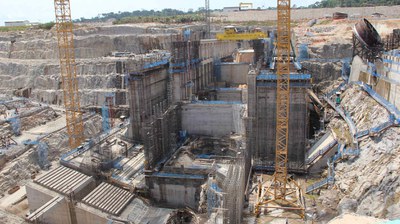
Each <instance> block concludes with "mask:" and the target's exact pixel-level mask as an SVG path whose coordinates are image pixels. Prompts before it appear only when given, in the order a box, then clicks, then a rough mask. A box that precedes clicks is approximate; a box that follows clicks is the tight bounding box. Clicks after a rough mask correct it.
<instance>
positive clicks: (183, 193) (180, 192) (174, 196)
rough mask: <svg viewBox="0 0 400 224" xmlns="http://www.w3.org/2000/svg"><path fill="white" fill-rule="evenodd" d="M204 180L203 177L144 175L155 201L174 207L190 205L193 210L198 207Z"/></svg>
mask: <svg viewBox="0 0 400 224" xmlns="http://www.w3.org/2000/svg"><path fill="white" fill-rule="evenodd" d="M178 175H179V174H177V176H178ZM204 181H205V179H191V178H173V177H161V178H160V177H154V176H146V183H147V186H148V187H149V189H150V195H151V198H152V200H154V202H155V203H157V204H161V205H164V206H166V207H174V208H177V207H178V208H184V207H190V208H192V209H194V210H197V209H198V206H199V199H200V192H201V185H202V184H203V183H204Z"/></svg>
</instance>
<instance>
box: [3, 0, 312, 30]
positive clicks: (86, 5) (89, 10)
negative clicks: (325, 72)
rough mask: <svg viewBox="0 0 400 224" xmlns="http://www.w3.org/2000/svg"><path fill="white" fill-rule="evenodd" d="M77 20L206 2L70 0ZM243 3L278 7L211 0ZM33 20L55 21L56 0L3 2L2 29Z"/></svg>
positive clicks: (220, 0) (216, 2)
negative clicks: (6, 22) (21, 21)
mask: <svg viewBox="0 0 400 224" xmlns="http://www.w3.org/2000/svg"><path fill="white" fill-rule="evenodd" d="M70 1H71V14H72V18H73V19H78V18H81V17H85V18H92V17H95V16H97V15H99V14H101V13H108V12H118V11H134V10H141V9H147V10H151V9H154V10H161V9H164V8H174V9H179V10H183V11H187V10H188V9H194V10H196V9H198V8H200V7H204V0H70ZM240 2H252V3H253V4H254V8H257V7H261V8H264V7H270V6H275V5H276V1H271V0H263V1H261V0H249V1H247V0H246V1H244V0H237V1H236V0H210V8H212V9H222V8H223V7H226V6H238V5H239V3H240ZM314 2H316V0H292V4H296V5H297V6H307V5H310V4H313V3H314ZM15 20H29V21H30V22H42V23H45V22H50V21H54V3H53V0H0V26H4V21H15Z"/></svg>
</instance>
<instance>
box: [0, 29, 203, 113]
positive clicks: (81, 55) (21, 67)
mask: <svg viewBox="0 0 400 224" xmlns="http://www.w3.org/2000/svg"><path fill="white" fill-rule="evenodd" d="M190 28H191V29H192V30H194V31H195V30H198V29H200V28H201V26H191V27H190ZM181 29H182V27H181V26H169V27H165V26H161V25H158V26H157V25H155V24H149V25H145V26H144V25H118V26H104V25H103V26H102V25H98V26H91V25H85V26H78V27H77V29H76V30H75V31H74V34H75V37H74V38H75V57H76V63H77V76H78V83H79V90H80V99H81V106H100V105H102V104H103V103H104V98H105V95H106V94H107V93H110V92H118V91H120V92H121V93H122V94H125V95H126V92H127V90H126V88H125V86H123V84H122V82H123V81H122V80H123V78H122V76H123V74H121V73H123V71H121V69H117V67H118V66H117V62H118V61H120V59H118V58H109V57H107V56H110V55H111V54H112V52H116V51H119V52H131V53H134V54H143V53H147V52H149V50H152V49H165V50H168V49H170V48H171V43H172V41H173V40H175V39H176V38H177V35H178V34H179V33H180V32H181ZM14 41H15V42H14ZM60 79H61V77H60V68H59V61H58V47H57V38H56V33H55V30H54V29H52V30H50V31H43V30H36V29H31V30H26V31H21V32H5V33H0V94H1V93H5V94H10V95H11V94H14V93H15V92H16V91H17V90H20V89H25V88H28V89H30V90H31V91H30V92H31V94H30V96H29V97H30V98H33V99H35V100H37V101H40V102H43V103H48V104H59V105H61V104H62V99H63V94H62V83H61V80H60ZM125 95H124V96H125ZM123 98H126V96H125V97H123ZM126 104H127V103H126V102H125V103H123V102H122V103H121V104H120V105H126Z"/></svg>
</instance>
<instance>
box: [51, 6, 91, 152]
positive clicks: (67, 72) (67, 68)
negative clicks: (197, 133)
mask: <svg viewBox="0 0 400 224" xmlns="http://www.w3.org/2000/svg"><path fill="white" fill-rule="evenodd" d="M54 7H55V15H56V30H57V40H58V50H59V58H60V70H61V81H62V87H63V95H64V105H65V114H66V124H67V125H66V126H67V132H68V137H69V145H70V147H71V148H76V147H78V146H79V145H80V144H81V143H82V141H83V139H84V136H83V121H82V113H81V108H80V102H79V90H78V81H77V78H76V63H75V49H74V34H73V32H72V26H73V24H72V19H71V6H70V1H69V0H54Z"/></svg>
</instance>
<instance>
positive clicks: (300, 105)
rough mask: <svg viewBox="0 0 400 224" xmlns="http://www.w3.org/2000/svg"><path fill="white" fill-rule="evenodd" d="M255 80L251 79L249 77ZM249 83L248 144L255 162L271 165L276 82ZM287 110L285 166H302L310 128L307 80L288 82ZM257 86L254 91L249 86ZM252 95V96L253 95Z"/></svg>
mask: <svg viewBox="0 0 400 224" xmlns="http://www.w3.org/2000/svg"><path fill="white" fill-rule="evenodd" d="M252 81H253V82H255V80H254V78H253V79H252ZM256 84H257V86H256V87H255V86H254V84H251V85H250V84H249V105H248V108H249V119H250V121H251V123H250V124H249V125H251V129H250V130H249V135H250V136H251V137H250V139H251V140H250V141H251V142H250V144H249V146H251V147H253V148H251V150H252V154H253V158H254V160H255V165H257V166H273V164H274V162H275V138H276V85H275V86H274V84H273V82H270V83H269V84H266V83H264V82H263V81H257V82H256ZM291 84H292V85H291V92H290V113H289V145H288V151H289V154H288V167H289V169H292V170H297V171H303V170H304V169H305V166H304V162H305V150H306V144H305V143H306V138H307V137H308V129H309V111H308V107H307V100H306V89H307V88H308V87H309V83H308V82H307V81H306V82H303V83H297V84H296V81H294V80H292V81H291ZM250 88H256V91H254V90H252V89H250ZM253 94H255V95H253Z"/></svg>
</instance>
